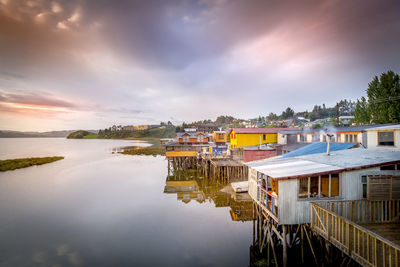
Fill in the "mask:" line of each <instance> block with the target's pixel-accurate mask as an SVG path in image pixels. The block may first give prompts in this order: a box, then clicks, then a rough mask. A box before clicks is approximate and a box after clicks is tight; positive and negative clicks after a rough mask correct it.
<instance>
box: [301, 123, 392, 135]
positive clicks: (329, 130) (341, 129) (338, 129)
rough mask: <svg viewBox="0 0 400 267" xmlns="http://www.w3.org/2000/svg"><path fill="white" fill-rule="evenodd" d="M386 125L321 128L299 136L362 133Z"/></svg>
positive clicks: (308, 130)
mask: <svg viewBox="0 0 400 267" xmlns="http://www.w3.org/2000/svg"><path fill="white" fill-rule="evenodd" d="M387 125H388V124H371V125H358V126H340V127H331V126H328V127H322V128H319V129H307V130H304V131H303V132H301V133H299V134H310V133H320V132H327V133H346V132H363V131H366V130H368V129H371V128H376V127H380V126H387Z"/></svg>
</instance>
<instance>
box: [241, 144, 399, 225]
mask: <svg viewBox="0 0 400 267" xmlns="http://www.w3.org/2000/svg"><path fill="white" fill-rule="evenodd" d="M246 165H247V166H248V167H249V194H250V196H251V197H252V199H253V200H254V201H255V202H256V203H257V204H258V205H260V206H262V207H263V209H264V210H265V211H266V212H267V213H268V214H269V215H270V216H271V217H272V218H273V219H275V221H277V222H278V223H279V224H284V225H290V224H304V223H309V222H310V202H312V201H331V200H358V199H370V200H377V199H400V150H393V149H392V150H389V149H365V148H355V149H348V150H341V151H334V152H331V153H330V155H326V153H323V154H312V155H305V156H298V157H293V158H283V159H275V158H274V159H269V160H268V159H267V160H261V161H255V162H249V163H247V164H246ZM373 182H374V183H375V182H378V183H381V184H385V186H384V188H382V187H374V186H372V185H371V184H372V183H373ZM377 188H378V189H380V190H377Z"/></svg>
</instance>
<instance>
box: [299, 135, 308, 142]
mask: <svg viewBox="0 0 400 267" xmlns="http://www.w3.org/2000/svg"><path fill="white" fill-rule="evenodd" d="M306 141H307V138H306V135H304V134H301V135H300V142H306Z"/></svg>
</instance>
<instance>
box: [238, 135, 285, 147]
mask: <svg viewBox="0 0 400 267" xmlns="http://www.w3.org/2000/svg"><path fill="white" fill-rule="evenodd" d="M264 135H265V140H264V137H263V136H264ZM260 137H261V144H267V143H277V142H278V134H277V133H264V134H263V133H259V134H258V133H256V134H237V133H235V132H234V131H232V132H231V135H230V142H231V148H238V147H243V146H257V145H259V144H260Z"/></svg>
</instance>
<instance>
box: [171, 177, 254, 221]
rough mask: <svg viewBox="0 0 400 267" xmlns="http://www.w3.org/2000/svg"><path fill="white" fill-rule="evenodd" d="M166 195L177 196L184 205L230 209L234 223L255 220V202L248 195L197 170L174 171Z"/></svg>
mask: <svg viewBox="0 0 400 267" xmlns="http://www.w3.org/2000/svg"><path fill="white" fill-rule="evenodd" d="M164 193H165V194H176V196H177V200H178V201H182V202H183V203H189V202H190V201H192V200H193V201H197V202H198V203H203V202H208V203H213V204H214V205H215V207H217V208H219V207H230V210H229V215H230V216H231V219H232V221H243V222H244V221H252V220H253V219H254V211H253V208H254V207H253V201H252V199H251V197H250V196H249V194H248V193H235V192H234V191H233V189H232V187H231V186H230V184H224V183H220V182H219V181H218V180H217V179H213V178H205V177H203V176H201V175H199V174H198V173H197V172H196V171H195V170H189V171H174V172H172V174H171V175H168V176H167V179H166V181H165V187H164Z"/></svg>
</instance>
